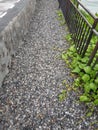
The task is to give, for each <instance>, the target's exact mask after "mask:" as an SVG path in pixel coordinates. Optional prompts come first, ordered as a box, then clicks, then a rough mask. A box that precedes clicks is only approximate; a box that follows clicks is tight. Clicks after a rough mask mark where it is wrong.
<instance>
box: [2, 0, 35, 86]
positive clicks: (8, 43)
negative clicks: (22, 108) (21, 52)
mask: <svg viewBox="0 0 98 130" xmlns="http://www.w3.org/2000/svg"><path fill="white" fill-rule="evenodd" d="M35 5H36V0H28V3H27V4H26V5H25V7H24V8H22V9H21V11H20V12H19V13H18V14H17V15H16V16H15V17H13V19H11V21H10V22H9V23H8V25H7V26H6V27H5V28H4V29H3V31H2V32H1V33H0V86H2V82H3V80H4V77H5V76H6V75H7V74H8V72H9V69H8V68H9V67H10V66H11V57H12V55H14V54H15V50H16V48H18V46H19V45H20V41H21V39H22V37H23V36H24V35H25V34H26V33H27V30H28V28H29V24H30V19H31V17H32V14H33V12H34V11H35Z"/></svg>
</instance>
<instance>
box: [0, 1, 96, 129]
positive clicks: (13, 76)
mask: <svg viewBox="0 0 98 130" xmlns="http://www.w3.org/2000/svg"><path fill="white" fill-rule="evenodd" d="M57 9H58V3H57V1H56V0H37V5H36V11H35V14H34V16H33V17H32V21H31V25H30V30H29V32H28V34H27V35H26V36H25V38H24V40H23V43H22V44H21V47H20V48H19V49H18V50H17V54H16V56H15V59H13V61H12V68H11V70H10V73H9V74H8V76H7V77H6V79H5V81H4V84H3V87H2V88H0V98H1V101H0V102H1V106H0V114H1V117H0V130H95V129H94V128H97V126H94V125H93V126H91V125H90V124H91V122H92V121H95V120H96V119H97V117H96V115H95V116H94V117H92V118H91V119H85V118H82V117H83V116H84V113H85V107H84V106H83V105H80V104H78V103H77V102H75V99H76V95H75V93H74V92H71V93H69V95H68V97H67V98H66V99H65V101H63V102H60V101H59V100H58V94H59V93H60V92H61V91H62V90H63V89H64V88H65V86H63V85H62V81H63V80H64V79H66V81H67V82H68V83H69V84H71V82H72V79H71V78H70V76H69V69H68V68H67V67H65V63H64V62H63V61H62V60H61V59H60V58H59V55H60V54H61V51H62V50H63V49H66V48H68V45H67V44H66V42H65V40H64V39H63V37H64V35H65V29H64V27H61V26H60V25H59V21H58V20H57V15H56V11H57Z"/></svg>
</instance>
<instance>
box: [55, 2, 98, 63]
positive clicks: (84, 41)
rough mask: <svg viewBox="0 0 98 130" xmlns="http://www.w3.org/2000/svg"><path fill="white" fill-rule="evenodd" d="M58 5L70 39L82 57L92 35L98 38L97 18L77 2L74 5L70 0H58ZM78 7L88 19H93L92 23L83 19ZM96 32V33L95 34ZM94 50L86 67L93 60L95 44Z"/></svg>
mask: <svg viewBox="0 0 98 130" xmlns="http://www.w3.org/2000/svg"><path fill="white" fill-rule="evenodd" d="M58 1H59V4H60V8H61V10H62V12H63V15H64V17H65V20H66V23H67V26H68V28H69V31H70V32H71V34H72V38H73V40H74V43H75V46H76V49H77V52H78V53H79V54H80V55H81V56H82V57H84V55H85V53H86V51H87V49H88V46H89V44H90V41H91V39H92V36H93V35H96V36H98V33H97V32H96V30H95V28H96V26H97V24H98V17H96V16H94V15H93V14H92V13H91V12H89V11H88V10H87V9H86V8H85V7H84V6H83V5H82V4H81V2H79V1H77V4H74V3H73V2H72V1H71V0H58ZM79 5H80V6H81V7H82V8H83V9H84V10H85V11H86V12H87V13H88V14H89V15H90V17H91V18H92V19H93V23H92V24H90V23H89V21H87V19H86V18H85V16H84V15H83V14H82V12H81V11H80V10H79V8H78V7H79ZM95 32H96V33H95ZM95 44H96V47H95V48H96V49H94V52H93V53H92V55H93V56H92V55H91V56H90V61H89V63H88V65H90V64H91V63H90V62H91V61H92V60H93V58H94V55H95V52H97V51H95V50H97V49H98V47H97V44H98V43H95Z"/></svg>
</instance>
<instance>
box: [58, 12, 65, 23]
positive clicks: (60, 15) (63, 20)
mask: <svg viewBox="0 0 98 130" xmlns="http://www.w3.org/2000/svg"><path fill="white" fill-rule="evenodd" d="M56 13H57V15H58V20H59V21H60V25H65V19H64V16H63V14H62V11H61V10H58V11H57V12H56Z"/></svg>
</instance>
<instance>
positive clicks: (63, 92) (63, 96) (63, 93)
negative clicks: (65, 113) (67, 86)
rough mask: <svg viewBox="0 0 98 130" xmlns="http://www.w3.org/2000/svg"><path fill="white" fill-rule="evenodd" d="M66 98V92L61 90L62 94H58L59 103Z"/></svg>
mask: <svg viewBox="0 0 98 130" xmlns="http://www.w3.org/2000/svg"><path fill="white" fill-rule="evenodd" d="M65 97H66V90H62V92H61V93H60V94H59V101H63V100H64V99H65Z"/></svg>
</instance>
